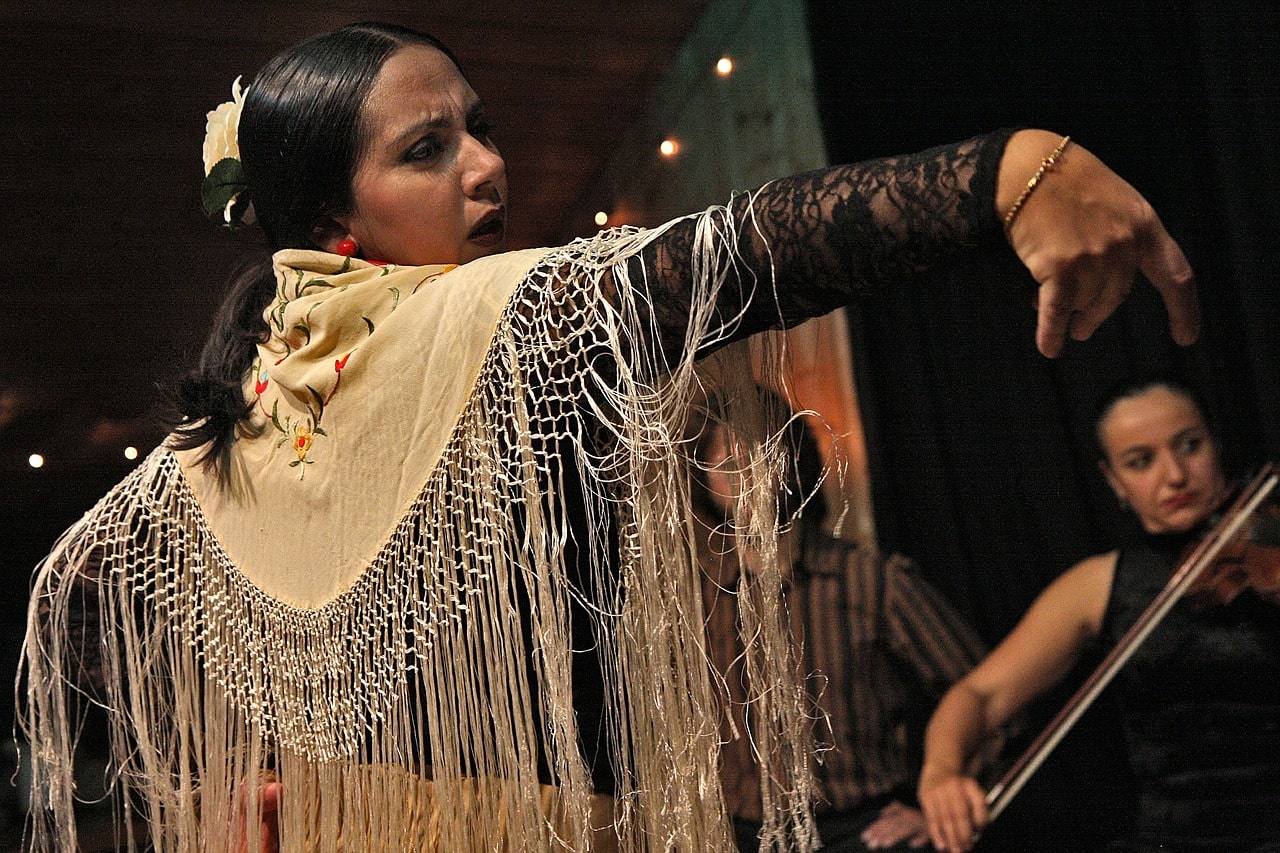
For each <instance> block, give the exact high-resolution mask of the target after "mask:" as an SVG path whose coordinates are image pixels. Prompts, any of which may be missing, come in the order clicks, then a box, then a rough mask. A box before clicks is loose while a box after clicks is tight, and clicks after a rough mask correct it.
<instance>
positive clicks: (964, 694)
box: [919, 551, 1116, 853]
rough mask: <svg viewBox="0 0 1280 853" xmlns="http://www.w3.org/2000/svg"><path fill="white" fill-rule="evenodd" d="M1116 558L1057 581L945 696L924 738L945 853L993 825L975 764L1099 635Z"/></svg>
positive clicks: (923, 790) (928, 807)
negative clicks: (972, 770) (985, 745)
mask: <svg viewBox="0 0 1280 853" xmlns="http://www.w3.org/2000/svg"><path fill="white" fill-rule="evenodd" d="M1115 565H1116V553H1115V552H1114V551H1113V552H1111V553H1108V554H1101V555H1098V556H1095V557H1090V558H1089V559H1087V560H1084V561H1083V562H1081V563H1078V564H1077V565H1076V566H1074V567H1073V568H1071V569H1070V570H1068V571H1067V572H1065V573H1064V574H1063V575H1062V576H1061V577H1059V578H1058V579H1057V580H1055V581H1054V582H1053V583H1052V584H1050V585H1049V587H1048V588H1046V589H1045V591H1044V592H1042V593H1041V594H1040V597H1039V598H1037V599H1036V601H1035V603H1034V604H1032V605H1031V609H1030V610H1028V611H1027V613H1026V615H1025V616H1023V617H1022V621H1021V622H1019V623H1018V626H1017V627H1016V628H1014V629H1013V631H1012V632H1010V634H1009V636H1008V637H1006V638H1005V639H1004V641H1003V642H1001V643H1000V645H999V646H997V647H996V648H995V650H994V651H992V653H991V654H990V655H988V656H987V658H986V659H985V660H983V662H982V663H980V664H978V666H977V667H976V668H975V669H974V670H973V671H972V672H971V673H969V674H968V675H967V676H965V677H964V678H963V679H962V680H961V681H959V682H957V683H956V685H955V686H954V687H952V688H951V690H950V691H948V692H947V695H946V696H944V697H943V699H942V701H941V702H940V703H939V704H938V708H937V710H936V711H934V714H933V718H932V719H931V720H930V721H929V727H928V729H927V731H926V732H925V755H924V768H923V770H922V771H921V773H920V787H919V795H920V804H921V808H922V809H923V811H924V815H925V820H926V822H927V824H928V827H929V835H930V838H931V840H932V841H933V844H934V846H935V847H936V848H937V849H939V850H945V851H952V852H953V853H954V852H955V851H963V850H968V849H969V848H970V847H971V846H972V845H973V842H974V839H975V834H976V832H977V831H978V830H979V829H981V828H982V827H983V826H984V825H985V824H986V822H987V820H988V812H987V805H986V797H985V794H984V792H983V791H982V788H981V787H980V786H979V785H978V783H977V782H976V781H975V780H974V779H973V778H972V777H971V776H970V775H968V773H969V763H970V760H971V759H972V757H973V756H974V754H975V753H976V752H977V751H978V749H979V748H980V747H981V745H982V742H983V741H984V740H985V739H986V738H987V737H988V736H990V735H991V734H992V733H993V732H995V731H997V730H998V729H999V728H1000V727H1001V726H1003V725H1004V724H1005V723H1007V722H1008V721H1009V719H1010V718H1011V717H1012V716H1013V715H1014V714H1016V713H1017V712H1018V711H1019V710H1021V709H1022V708H1023V707H1025V706H1026V705H1027V704H1028V703H1029V702H1030V701H1031V700H1032V699H1034V698H1035V697H1037V696H1039V695H1040V694H1041V693H1043V692H1045V691H1046V690H1048V689H1049V688H1051V687H1052V686H1054V685H1055V684H1057V683H1058V681H1059V680H1061V679H1062V678H1063V676H1065V675H1066V674H1067V672H1068V671H1070V669H1071V667H1072V666H1074V665H1075V663H1076V660H1077V659H1078V658H1079V656H1080V653H1081V651H1083V649H1084V648H1085V646H1086V645H1087V644H1088V643H1089V642H1090V641H1091V640H1092V639H1093V638H1094V637H1096V636H1097V635H1098V632H1099V631H1100V629H1101V626H1102V615H1103V613H1104V611H1105V610H1106V603H1107V597H1108V595H1109V593H1110V589H1111V579H1112V576H1113V575H1114V573H1115Z"/></svg>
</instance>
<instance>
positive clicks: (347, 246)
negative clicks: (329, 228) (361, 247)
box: [337, 237, 356, 258]
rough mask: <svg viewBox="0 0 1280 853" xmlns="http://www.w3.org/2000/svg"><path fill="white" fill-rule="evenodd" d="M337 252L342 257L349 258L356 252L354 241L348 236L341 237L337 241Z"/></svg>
mask: <svg viewBox="0 0 1280 853" xmlns="http://www.w3.org/2000/svg"><path fill="white" fill-rule="evenodd" d="M337 252H338V254H339V255H342V257H344V258H349V257H351V256H352V255H354V254H355V253H356V241H355V240H352V239H351V238H350V237H343V238H342V240H340V241H339V242H338V248H337Z"/></svg>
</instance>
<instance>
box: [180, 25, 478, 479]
mask: <svg viewBox="0 0 1280 853" xmlns="http://www.w3.org/2000/svg"><path fill="white" fill-rule="evenodd" d="M409 45H426V46H428V47H433V48H435V49H437V50H439V51H440V52H441V53H443V54H445V55H446V56H448V57H449V59H450V60H451V61H452V62H453V64H454V65H455V66H458V70H459V73H461V71H462V68H461V66H460V65H459V64H458V60H457V58H456V57H455V56H454V55H453V52H452V51H450V50H449V49H448V48H447V47H445V45H444V44H442V43H441V42H440V41H439V40H438V39H436V38H434V37H433V36H429V35H427V34H426V33H422V32H418V31H417V30H411V29H408V28H407V27H400V26H396V25H394V24H383V23H375V22H364V23H359V24H350V25H348V26H345V27H342V28H341V29H337V30H334V31H332V32H328V33H324V34H322V35H318V36H314V37H312V38H309V39H307V40H306V41H304V42H301V43H300V44H298V45H296V46H294V47H292V48H289V49H288V50H286V51H284V52H283V53H281V54H279V55H278V56H276V57H275V58H274V59H272V60H271V61H270V62H268V63H267V64H266V66H264V67H263V69H262V70H261V71H259V72H258V75H257V76H256V77H255V78H254V79H253V82H252V83H250V84H249V90H248V92H246V93H245V101H244V109H243V111H242V112H241V115H240V125H239V132H238V137H239V144H240V162H241V164H242V165H243V167H244V173H245V181H246V184H247V188H246V189H245V191H244V198H245V199H247V200H248V201H251V202H252V203H253V209H254V212H255V214H256V215H257V220H258V224H259V225H260V226H261V227H262V231H263V234H264V235H265V236H266V242H267V248H268V249H270V250H271V251H273V252H274V251H277V250H279V249H313V248H317V247H316V245H315V243H314V241H313V236H312V235H313V234H314V233H315V230H316V227H317V226H320V225H322V224H324V223H326V222H327V221H328V220H331V219H332V218H333V217H335V216H343V215H345V214H348V213H350V212H351V209H352V207H353V204H352V181H353V180H354V178H355V173H356V167H357V165H358V164H359V160H360V154H361V151H362V150H363V148H364V144H365V140H366V136H367V131H366V130H365V128H364V125H363V122H362V120H361V115H362V111H361V110H362V107H363V106H364V102H365V99H366V98H367V97H368V95H369V90H370V89H371V88H372V87H373V83H374V81H375V80H376V79H377V77H378V73H379V72H380V71H381V70H382V66H383V65H384V64H385V63H386V61H387V60H388V59H389V58H390V57H391V56H392V55H393V54H394V53H396V52H397V51H398V50H400V49H401V48H404V47H407V46H409ZM275 288H276V281H275V274H274V273H273V272H272V269H271V265H270V263H257V264H254V265H252V266H249V267H247V268H246V269H244V270H243V271H242V272H241V273H240V274H239V275H237V276H236V277H235V278H233V280H232V283H231V287H230V288H229V290H228V293H227V296H226V299H225V300H224V301H223V303H222V306H221V307H220V308H219V309H218V313H217V315H216V316H215V318H214V324H213V329H212V331H211V332H210V335H209V338H208V340H207V341H205V345H204V348H203V350H202V351H201V353H200V361H199V364H198V365H197V366H196V368H195V369H194V370H192V371H191V372H190V373H189V374H187V375H186V376H184V377H182V378H181V379H179V380H178V381H177V382H175V383H173V385H172V387H170V388H169V389H167V391H168V394H167V396H168V398H169V400H170V403H171V405H172V408H173V409H174V415H173V421H174V426H175V429H176V433H177V440H176V442H175V445H176V446H177V447H178V448H180V449H184V450H192V449H195V448H200V447H203V448H205V449H204V451H203V453H202V454H201V461H202V463H203V464H204V465H205V466H206V467H209V468H211V469H213V470H214V471H215V472H217V473H219V474H221V475H223V476H225V475H226V473H227V472H226V468H225V465H224V463H225V460H226V458H227V453H228V452H229V450H230V449H231V444H232V442H234V441H235V439H236V436H237V435H240V434H247V426H248V424H247V419H248V417H249V413H250V412H251V411H252V405H251V403H250V402H249V401H247V400H245V396H244V391H243V382H244V377H245V374H246V373H247V372H248V370H249V369H250V367H251V366H252V365H253V359H254V357H255V356H256V354H257V346H258V344H260V343H262V342H264V341H265V340H267V337H268V335H269V330H268V328H267V324H266V321H265V320H263V318H262V312H263V310H264V309H265V308H266V306H267V303H268V302H269V301H270V300H271V298H272V295H273V294H274V293H275Z"/></svg>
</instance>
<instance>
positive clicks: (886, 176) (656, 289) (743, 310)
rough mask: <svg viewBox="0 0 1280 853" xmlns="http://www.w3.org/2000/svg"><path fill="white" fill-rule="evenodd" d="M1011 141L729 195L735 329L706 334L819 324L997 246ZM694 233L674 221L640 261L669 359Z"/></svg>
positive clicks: (982, 139)
mask: <svg viewBox="0 0 1280 853" xmlns="http://www.w3.org/2000/svg"><path fill="white" fill-rule="evenodd" d="M1012 133H1013V131H1012V130H1002V131H996V132H993V133H990V134H986V135H984V136H978V137H974V138H972V139H968V140H965V141H963V142H959V143H956V144H953V145H947V146H940V147H937V148H931V149H929V150H927V151H922V152H920V153H918V154H912V155H906V156H900V157H890V158H884V159H878V160H869V161H866V162H862V163H857V164H853V165H846V166H836V167H832V168H828V169H821V170H818V171H814V172H808V173H804V174H800V175H794V176H791V177H788V178H783V179H780V180H777V181H774V182H772V183H770V184H767V185H766V186H765V187H763V188H761V189H760V190H758V191H756V192H753V193H744V194H741V195H738V196H736V197H735V198H734V199H733V201H732V202H731V203H730V205H729V208H728V212H727V214H725V215H727V216H728V217H730V218H731V219H732V224H733V226H734V227H736V228H737V230H738V233H739V235H740V236H739V246H738V248H739V252H740V253H741V256H742V258H743V259H744V260H745V263H746V266H747V268H748V270H743V271H742V274H740V275H738V276H736V277H735V280H734V281H733V282H730V286H729V287H726V288H725V289H724V291H722V294H721V296H720V307H721V310H720V315H721V316H723V317H734V318H736V317H738V315H741V320H740V322H738V321H736V320H735V322H738V325H737V326H736V327H735V328H733V329H732V331H731V332H730V333H729V334H728V335H727V336H725V337H721V336H720V335H718V334H717V335H715V336H714V337H715V339H716V341H717V344H718V345H723V344H724V343H727V342H729V341H730V340H735V339H738V338H742V337H745V336H747V335H749V334H752V333H754V332H757V331H761V330H763V329H767V328H777V327H779V326H790V325H794V324H796V323H799V322H801V321H803V320H806V319H808V318H810V317H816V316H818V315H821V314H825V313H827V312H828V311H831V310H833V309H835V308H837V307H839V306H841V305H845V304H848V303H850V302H853V301H855V300H857V299H858V298H860V297H862V296H863V295H865V294H867V293H869V292H871V291H872V290H874V289H876V288H881V287H885V286H888V285H890V284H892V283H893V282H894V281H895V280H901V279H902V278H904V277H906V276H908V275H911V274H914V273H918V272H920V271H921V270H924V269H927V268H928V267H929V266H930V265H932V264H935V263H937V262H938V261H940V260H942V259H944V258H945V257H947V256H948V255H951V254H954V253H955V252H957V251H959V250H961V249H964V248H968V247H974V246H977V245H980V244H982V243H984V242H988V241H992V240H993V239H994V238H995V237H997V236H999V235H1000V234H1001V228H1000V222H999V221H998V219H997V217H996V213H995V209H994V208H995V201H994V199H995V185H996V176H997V172H998V169H999V163H1000V158H1001V156H1002V154H1003V152H1004V146H1005V143H1006V142H1008V139H1009V137H1010V136H1011V135H1012ZM705 215H715V214H705ZM697 227H698V220H697V219H696V218H692V219H686V220H682V221H680V222H678V223H676V224H675V225H673V226H671V227H670V228H669V229H668V230H667V231H666V232H665V233H664V234H663V235H662V236H661V237H660V238H659V239H657V240H655V241H654V243H653V244H651V245H650V246H649V247H648V249H647V250H646V252H645V253H644V259H643V262H644V264H645V267H646V271H647V272H648V278H649V282H650V288H651V292H650V294H649V299H650V300H651V301H652V305H653V308H652V310H653V313H654V320H655V322H656V324H657V327H658V328H659V329H660V330H661V335H662V348H663V349H664V350H665V351H666V352H667V353H669V354H674V353H676V352H678V351H679V348H680V347H682V346H684V345H685V322H686V318H687V317H688V313H689V304H690V287H691V282H692V280H693V276H692V275H691V272H692V270H691V263H692V258H693V247H694V241H695V236H696V230H697ZM770 270H772V273H771V272H770ZM771 274H772V276H774V278H773V281H774V284H775V287H770V286H768V282H769V281H770V275H771ZM755 282H759V283H761V284H763V285H764V286H752V285H753V284H754V283H755ZM710 349H711V348H710V347H708V348H707V351H710Z"/></svg>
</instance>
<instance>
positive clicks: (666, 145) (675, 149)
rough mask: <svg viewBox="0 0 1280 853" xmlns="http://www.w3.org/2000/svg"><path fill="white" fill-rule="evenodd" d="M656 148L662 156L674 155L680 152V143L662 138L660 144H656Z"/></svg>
mask: <svg viewBox="0 0 1280 853" xmlns="http://www.w3.org/2000/svg"><path fill="white" fill-rule="evenodd" d="M658 150H659V151H661V152H662V156H663V157H674V156H675V155H676V154H678V153H679V152H680V143H679V142H676V141H675V140H674V139H670V138H668V139H664V140H662V144H661V145H659V146H658Z"/></svg>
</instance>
